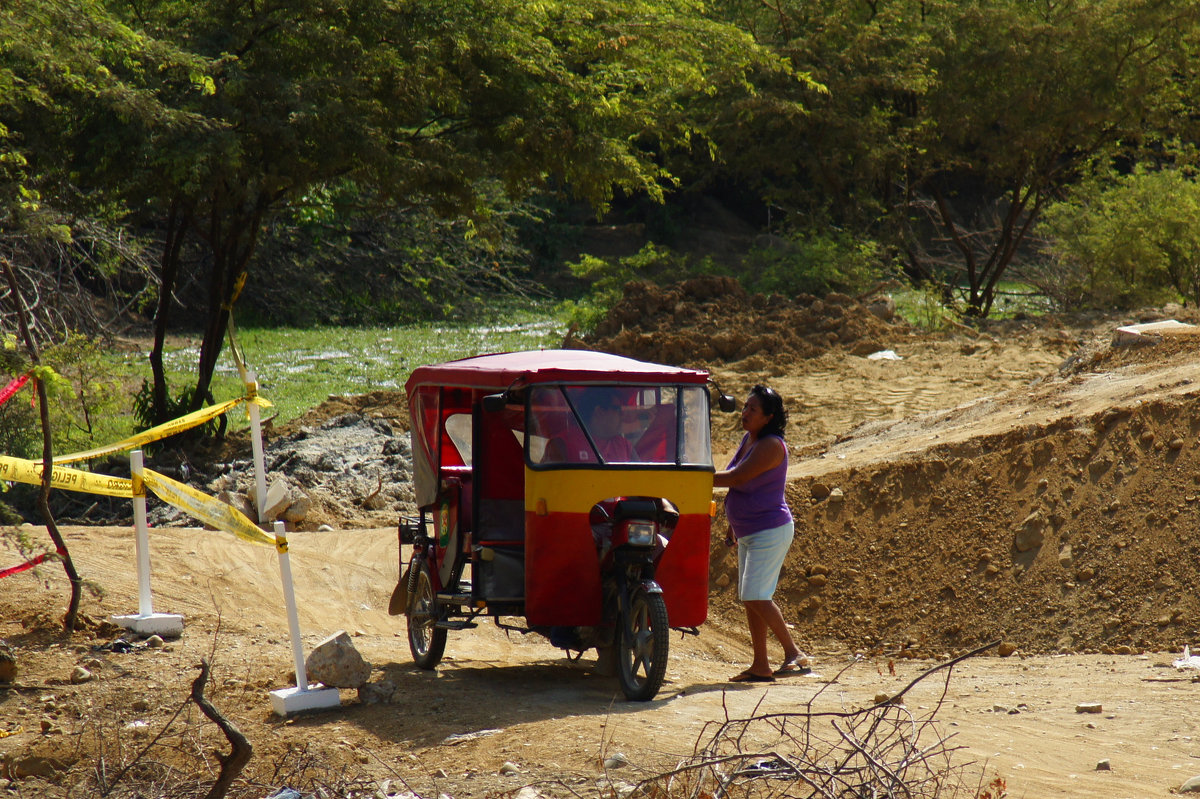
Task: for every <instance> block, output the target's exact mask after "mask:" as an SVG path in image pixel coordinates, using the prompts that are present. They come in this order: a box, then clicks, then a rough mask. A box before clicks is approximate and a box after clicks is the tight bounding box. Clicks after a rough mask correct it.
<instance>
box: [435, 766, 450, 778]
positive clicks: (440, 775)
mask: <svg viewBox="0 0 1200 799" xmlns="http://www.w3.org/2000/svg"><path fill="white" fill-rule="evenodd" d="M433 776H435V777H437V778H438V779H439V780H444V779H446V777H447V774H446V769H444V768H440V769H438V770H437V771H435V772H433Z"/></svg>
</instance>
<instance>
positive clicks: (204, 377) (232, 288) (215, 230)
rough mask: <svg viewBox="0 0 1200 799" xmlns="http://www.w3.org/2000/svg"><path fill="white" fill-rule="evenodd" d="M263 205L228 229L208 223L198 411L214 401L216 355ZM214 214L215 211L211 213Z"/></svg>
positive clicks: (194, 404) (194, 403)
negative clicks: (209, 267)
mask: <svg viewBox="0 0 1200 799" xmlns="http://www.w3.org/2000/svg"><path fill="white" fill-rule="evenodd" d="M265 208H266V201H262V202H260V204H259V207H257V208H256V209H255V210H254V211H253V212H252V213H250V214H247V215H246V216H245V217H238V218H237V219H236V220H235V222H234V223H233V224H231V225H230V226H229V227H228V229H224V230H223V229H222V227H221V224H220V222H219V221H216V220H214V221H213V222H212V224H211V225H210V228H209V231H210V235H209V246H210V247H211V248H212V253H213V269H212V275H211V276H210V278H209V284H208V319H207V322H206V324H205V326H204V339H203V341H202V342H201V344H200V361H199V363H198V364H197V367H196V392H195V394H193V395H192V403H191V407H190V408H189V410H191V411H197V410H199V409H200V408H201V407H203V405H204V403H205V401H208V402H213V401H214V400H213V397H212V377H213V372H214V371H216V368H217V358H218V357H219V356H220V354H221V348H222V346H223V345H224V343H225V331H226V330H228V329H229V316H230V314H231V313H233V304H234V302H235V301H236V300H237V295H238V293H239V292H240V291H241V288H242V282H243V281H244V280H245V276H246V272H247V270H248V269H249V264H250V257H251V256H252V255H253V254H254V248H255V246H257V244H258V229H259V226H260V224H261V222H262V218H263V215H264V212H265ZM214 214H215V212H214Z"/></svg>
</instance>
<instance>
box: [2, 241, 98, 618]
mask: <svg viewBox="0 0 1200 799" xmlns="http://www.w3.org/2000/svg"><path fill="white" fill-rule="evenodd" d="M0 264H3V266H4V274H5V276H6V277H7V278H8V285H9V288H10V290H11V291H12V298H13V305H14V306H16V309H17V323H18V325H19V326H20V328H21V337H22V338H24V339H25V346H26V348H27V349H28V350H29V360H30V361H31V362H32V363H33V365H34V367H38V366H40V365H41V357H40V356H39V354H38V347H37V342H35V341H34V340H33V334H32V333H30V332H29V320H28V319H27V318H26V316H25V302H24V301H23V300H22V299H21V290H20V286H19V285H18V283H17V275H16V272H14V271H13V268H12V264H11V263H9V261H8V259H7V258H0ZM35 382H36V383H37V397H38V410H39V412H40V413H41V417H42V483H41V488H40V490H39V491H38V500H37V505H38V510H39V511H40V512H41V514H42V519H43V520H44V521H45V522H46V531H47V532H48V533H49V534H50V540H52V541H53V542H54V546H55V549H56V550H57V551H58V553H59V556H60V557H61V558H62V562H63V570H64V571H65V572H66V573H67V579H68V580H69V581H70V583H71V601H70V602H69V603H68V605H67V615H66V616H65V617H63V628H64V629H66V630H67V632H71V631H73V630H74V629H75V621H76V619H77V618H78V616H79V600H80V597H81V596H82V594H83V581H82V580H81V579H79V573H78V572H76V571H75V562H74V561H73V560H72V559H71V553H70V551H69V550H68V549H67V544H66V542H65V541H63V537H62V534H61V533H60V532H59V531H58V525H57V524H56V523H55V521H54V514H53V513H52V512H51V511H50V478H51V476H52V475H53V474H54V444H53V441H52V440H51V436H50V401H49V399H48V398H47V397H46V384H45V381H43V380H37V381H35Z"/></svg>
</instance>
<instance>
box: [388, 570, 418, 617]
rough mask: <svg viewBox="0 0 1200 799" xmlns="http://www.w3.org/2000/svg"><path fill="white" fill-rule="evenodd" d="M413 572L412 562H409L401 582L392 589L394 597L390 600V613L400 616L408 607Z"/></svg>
mask: <svg viewBox="0 0 1200 799" xmlns="http://www.w3.org/2000/svg"><path fill="white" fill-rule="evenodd" d="M411 574H412V564H411V563H409V564H408V568H407V569H405V570H404V574H403V575H401V576H400V582H398V583H396V587H395V589H394V590H393V591H392V598H391V600H390V601H389V602H388V615H390V616H399V615H401V614H403V613H404V611H406V610H407V609H408V580H409V576H410V575H411Z"/></svg>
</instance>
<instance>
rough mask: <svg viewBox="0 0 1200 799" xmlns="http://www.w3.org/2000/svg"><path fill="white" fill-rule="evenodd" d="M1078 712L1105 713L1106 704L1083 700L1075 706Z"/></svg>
mask: <svg viewBox="0 0 1200 799" xmlns="http://www.w3.org/2000/svg"><path fill="white" fill-rule="evenodd" d="M1075 712H1076V713H1103V712H1104V706H1103V705H1102V704H1100V703H1099V702H1081V703H1079V704H1078V705H1076V706H1075Z"/></svg>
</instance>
